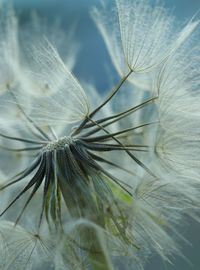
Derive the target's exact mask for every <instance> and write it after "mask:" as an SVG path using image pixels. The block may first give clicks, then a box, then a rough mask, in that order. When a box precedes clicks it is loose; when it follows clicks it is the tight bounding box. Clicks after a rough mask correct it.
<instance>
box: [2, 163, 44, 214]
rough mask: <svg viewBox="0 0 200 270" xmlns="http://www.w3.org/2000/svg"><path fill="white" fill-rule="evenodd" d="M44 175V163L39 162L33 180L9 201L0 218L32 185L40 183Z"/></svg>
mask: <svg viewBox="0 0 200 270" xmlns="http://www.w3.org/2000/svg"><path fill="white" fill-rule="evenodd" d="M44 173H45V163H44V162H41V164H40V167H39V169H38V171H37V172H36V174H35V175H34V176H33V178H32V179H31V180H30V181H29V183H28V184H27V185H26V186H25V188H24V189H23V190H22V191H21V192H20V193H19V194H18V195H17V196H16V197H15V198H14V200H12V201H11V203H10V204H9V205H8V206H7V207H6V208H5V210H4V211H3V212H2V213H1V214H0V217H1V216H2V215H3V214H4V213H5V212H6V211H7V210H8V209H9V208H10V207H11V206H12V205H13V204H14V203H15V202H16V201H17V200H18V199H19V198H20V197H21V196H22V195H23V194H24V193H25V192H26V191H27V190H29V189H30V188H31V187H32V186H33V185H34V184H36V183H37V182H40V181H42V179H43V177H44Z"/></svg>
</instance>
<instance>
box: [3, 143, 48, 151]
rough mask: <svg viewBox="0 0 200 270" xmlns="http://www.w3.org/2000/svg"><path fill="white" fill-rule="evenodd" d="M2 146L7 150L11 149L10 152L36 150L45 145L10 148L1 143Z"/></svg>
mask: <svg viewBox="0 0 200 270" xmlns="http://www.w3.org/2000/svg"><path fill="white" fill-rule="evenodd" d="M0 148H1V149H3V150H6V151H10V152H24V151H34V150H39V149H42V148H43V146H36V147H27V148H18V149H15V148H9V147H5V146H3V145H0Z"/></svg>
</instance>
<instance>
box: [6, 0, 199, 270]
mask: <svg viewBox="0 0 200 270" xmlns="http://www.w3.org/2000/svg"><path fill="white" fill-rule="evenodd" d="M107 1H110V5H113V2H112V1H111V0H107ZM133 1H134V0H133ZM149 1H151V0H149ZM3 2H5V3H6V4H7V3H8V2H10V1H6V0H4V1H3ZM99 2H100V0H13V1H12V3H13V5H14V8H15V10H16V12H17V15H18V16H19V18H20V23H21V25H25V24H27V23H28V22H29V20H30V18H31V14H32V12H33V11H35V12H36V13H37V14H38V15H39V17H42V18H43V19H44V21H46V23H47V24H49V25H52V22H54V21H56V20H59V23H60V27H61V29H62V30H63V32H65V33H66V35H67V34H68V33H69V31H70V28H71V27H73V28H74V29H75V32H74V37H73V40H75V43H73V42H71V44H66V48H70V46H72V47H73V46H75V45H74V44H76V49H77V48H78V53H77V59H76V64H75V65H73V72H74V74H75V75H76V76H77V78H78V79H79V80H80V81H81V82H82V83H85V84H93V85H94V86H95V87H96V88H97V90H98V91H99V92H103V91H107V90H109V89H110V87H111V86H112V85H113V84H114V83H115V82H116V81H117V80H118V76H117V74H116V71H115V69H114V68H113V66H112V63H111V61H110V58H109V55H108V53H107V51H106V48H105V46H104V43H103V41H102V39H101V36H100V34H99V33H98V30H97V28H96V27H95V25H94V23H93V21H92V19H91V17H90V10H91V9H92V7H93V6H98V5H99ZM163 2H164V4H165V6H166V7H169V8H170V9H172V10H173V12H174V14H175V16H176V17H177V18H178V20H179V22H180V23H183V22H186V21H188V20H189V19H190V18H191V17H192V16H193V15H194V14H195V13H196V12H197V11H199V9H200V0H165V1H163ZM68 42H69V43H70V39H69V40H68ZM72 49H73V48H72ZM108 74H109V75H108ZM187 223H188V224H189V226H185V225H184V224H183V226H182V232H181V233H183V234H184V236H185V238H186V239H188V240H189V242H190V244H186V243H185V244H184V242H183V245H182V252H183V254H184V255H185V256H186V257H187V260H186V259H184V258H182V257H181V258H180V257H174V258H172V263H171V264H170V263H164V262H163V261H162V260H161V259H160V258H158V257H157V256H156V255H155V256H152V258H149V261H148V263H147V265H146V268H145V269H146V270H199V269H200V224H197V223H195V222H191V221H190V220H188V221H187ZM122 270H123V269H122Z"/></svg>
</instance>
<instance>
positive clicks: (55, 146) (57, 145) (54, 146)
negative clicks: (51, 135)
mask: <svg viewBox="0 0 200 270" xmlns="http://www.w3.org/2000/svg"><path fill="white" fill-rule="evenodd" d="M72 143H73V138H72V137H70V136H64V137H61V138H59V139H58V140H56V141H52V142H50V143H48V144H47V145H46V146H45V147H44V148H43V149H44V151H54V150H59V149H64V148H65V146H66V145H69V144H72Z"/></svg>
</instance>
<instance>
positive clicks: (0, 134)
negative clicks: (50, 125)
mask: <svg viewBox="0 0 200 270" xmlns="http://www.w3.org/2000/svg"><path fill="white" fill-rule="evenodd" d="M0 136H1V137H3V138H6V139H10V140H14V141H21V142H26V143H32V144H43V145H44V144H47V143H48V141H37V140H30V139H23V138H19V137H13V136H8V135H5V134H3V133H0Z"/></svg>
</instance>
